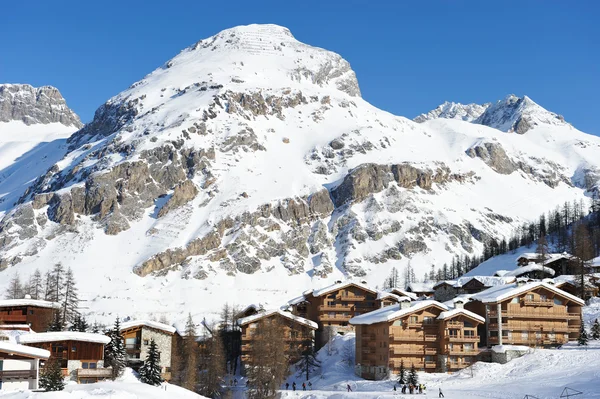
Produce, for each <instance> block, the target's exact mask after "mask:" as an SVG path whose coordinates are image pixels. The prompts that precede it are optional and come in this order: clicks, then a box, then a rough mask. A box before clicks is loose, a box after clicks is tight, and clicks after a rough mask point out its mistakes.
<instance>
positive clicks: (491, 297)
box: [471, 281, 585, 305]
mask: <svg viewBox="0 0 600 399" xmlns="http://www.w3.org/2000/svg"><path fill="white" fill-rule="evenodd" d="M536 288H546V289H547V290H549V291H552V292H554V293H556V294H558V295H561V296H563V297H565V298H568V299H570V300H571V301H573V302H577V303H578V304H580V305H585V302H584V301H583V300H581V299H580V298H577V297H576V296H574V295H571V294H569V293H568V292H565V291H563V290H561V289H559V288H557V287H555V286H554V285H552V284H548V283H544V282H542V281H533V282H531V283H525V284H523V285H521V286H517V284H516V283H515V284H507V285H501V286H498V287H492V288H488V289H487V290H485V291H481V292H479V293H477V294H473V295H472V296H471V299H473V300H476V301H480V302H483V303H496V302H500V301H503V300H504V299H508V298H511V297H513V296H515V295H519V294H522V293H524V292H527V291H531V290H534V289H536Z"/></svg>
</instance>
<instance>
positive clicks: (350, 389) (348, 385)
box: [346, 384, 352, 392]
mask: <svg viewBox="0 0 600 399" xmlns="http://www.w3.org/2000/svg"><path fill="white" fill-rule="evenodd" d="M346 388H348V392H352V388H350V384H347V385H346Z"/></svg>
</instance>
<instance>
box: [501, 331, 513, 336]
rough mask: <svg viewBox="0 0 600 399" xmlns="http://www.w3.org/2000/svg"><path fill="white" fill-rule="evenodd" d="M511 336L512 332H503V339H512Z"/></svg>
mask: <svg viewBox="0 0 600 399" xmlns="http://www.w3.org/2000/svg"><path fill="white" fill-rule="evenodd" d="M511 336H512V334H511V333H510V331H506V330H502V337H507V338H510V337H511Z"/></svg>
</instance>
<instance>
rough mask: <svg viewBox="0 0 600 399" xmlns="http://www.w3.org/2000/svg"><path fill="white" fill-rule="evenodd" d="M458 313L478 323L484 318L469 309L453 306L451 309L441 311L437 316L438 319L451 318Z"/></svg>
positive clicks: (483, 321) (483, 320)
mask: <svg viewBox="0 0 600 399" xmlns="http://www.w3.org/2000/svg"><path fill="white" fill-rule="evenodd" d="M460 315H462V316H466V317H469V318H471V319H474V320H477V321H478V322H480V323H485V319H484V318H483V317H481V316H479V315H478V314H476V313H473V312H471V311H470V310H467V309H462V308H455V309H451V310H447V311H445V312H442V313H440V315H439V316H438V320H447V319H451V318H453V317H456V316H460Z"/></svg>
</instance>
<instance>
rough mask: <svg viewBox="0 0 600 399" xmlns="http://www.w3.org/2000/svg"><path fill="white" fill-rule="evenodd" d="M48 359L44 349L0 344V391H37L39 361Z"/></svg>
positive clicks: (48, 354) (5, 343)
mask: <svg viewBox="0 0 600 399" xmlns="http://www.w3.org/2000/svg"><path fill="white" fill-rule="evenodd" d="M49 357H50V352H48V351H47V350H44V349H39V348H32V347H29V346H25V345H18V344H14V343H9V342H0V391H16V390H34V389H38V380H39V369H40V361H45V360H47V359H48V358H49Z"/></svg>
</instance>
